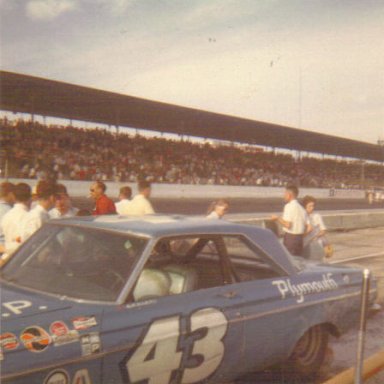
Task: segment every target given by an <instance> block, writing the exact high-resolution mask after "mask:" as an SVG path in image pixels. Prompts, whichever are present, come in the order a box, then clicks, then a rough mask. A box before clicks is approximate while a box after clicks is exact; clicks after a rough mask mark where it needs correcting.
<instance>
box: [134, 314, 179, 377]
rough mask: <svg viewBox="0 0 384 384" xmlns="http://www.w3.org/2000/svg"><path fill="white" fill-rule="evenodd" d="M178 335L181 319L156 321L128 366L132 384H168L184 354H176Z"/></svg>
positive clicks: (176, 317)
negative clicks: (141, 383)
mask: <svg viewBox="0 0 384 384" xmlns="http://www.w3.org/2000/svg"><path fill="white" fill-rule="evenodd" d="M179 335H180V318H179V316H174V317H169V318H166V319H161V320H157V321H154V322H153V323H152V325H151V326H150V328H149V329H148V332H147V334H146V335H145V337H144V340H143V342H142V343H141V345H140V346H139V347H138V348H137V349H136V351H135V353H134V354H133V355H132V357H131V358H130V359H129V361H128V363H127V369H128V373H129V376H130V378H131V381H132V382H136V381H140V380H144V379H148V384H168V383H169V381H170V379H171V375H172V372H173V370H174V369H177V368H179V366H180V362H181V357H182V353H181V352H178V351H177V344H178V339H179Z"/></svg>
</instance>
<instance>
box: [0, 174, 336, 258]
mask: <svg viewBox="0 0 384 384" xmlns="http://www.w3.org/2000/svg"><path fill="white" fill-rule="evenodd" d="M106 189H107V187H106V185H105V184H104V183H103V182H102V181H95V182H94V183H93V184H92V185H91V187H90V190H89V192H90V197H91V198H92V199H93V200H94V202H95V207H94V209H93V211H88V210H85V209H78V208H75V207H73V206H72V203H71V199H70V197H69V195H68V192H67V189H66V187H65V186H64V185H63V184H57V183H54V182H51V181H40V182H38V184H37V185H36V187H34V188H33V189H31V187H30V186H29V185H28V184H26V183H18V184H16V185H14V184H12V183H9V182H3V183H2V184H1V185H0V255H2V256H1V260H6V259H7V258H8V257H9V255H11V254H12V253H13V252H14V251H15V250H16V249H17V248H18V247H19V246H20V244H21V243H23V242H24V241H25V240H26V239H28V238H29V237H30V236H31V235H32V234H33V233H34V232H35V231H36V230H37V229H39V228H40V227H41V226H42V225H43V224H44V222H46V221H47V220H49V219H52V218H63V217H73V216H86V215H113V214H119V215H135V216H140V215H148V214H153V213H155V212H154V209H153V207H152V204H151V202H150V201H149V198H150V195H151V184H150V183H149V182H147V181H140V182H139V183H138V186H137V189H138V194H137V195H136V196H134V197H133V198H132V189H131V188H130V187H129V186H124V187H122V188H120V191H119V197H118V200H119V201H118V202H116V203H115V202H113V200H112V199H110V198H109V197H108V196H107V195H106ZM298 195H299V190H298V188H297V187H296V186H294V185H289V186H287V187H286V189H285V194H284V200H285V202H286V204H285V207H284V211H283V215H282V216H276V215H273V216H271V218H270V219H271V220H272V221H273V222H278V223H279V224H280V225H281V226H282V229H283V233H284V237H283V243H284V245H285V247H286V248H287V249H288V251H289V252H290V253H291V254H293V255H296V256H303V257H309V256H308V252H306V249H308V244H310V243H312V242H314V241H315V242H317V243H318V244H319V245H320V246H321V247H322V248H323V249H324V250H325V254H326V256H327V255H328V256H329V254H330V253H331V249H330V246H329V244H328V242H327V240H326V237H325V231H326V227H325V225H324V222H323V220H322V218H321V215H320V214H318V213H316V212H314V209H315V204H316V199H315V198H314V197H312V196H305V197H304V199H303V202H302V204H300V203H299V201H298V199H297V198H298ZM228 209H229V203H228V201H227V200H224V199H219V200H217V201H215V202H213V203H212V204H211V205H210V207H209V208H208V212H207V216H206V217H207V219H221V218H222V217H223V216H224V215H225V214H226V212H227V211H228Z"/></svg>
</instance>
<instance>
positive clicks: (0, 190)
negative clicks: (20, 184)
mask: <svg viewBox="0 0 384 384" xmlns="http://www.w3.org/2000/svg"><path fill="white" fill-rule="evenodd" d="M14 188H15V186H14V185H13V184H12V183H9V182H8V181H4V182H3V183H1V184H0V220H2V218H3V217H4V215H5V214H6V213H7V212H9V211H10V210H11V208H12V204H13V203H14ZM4 243H5V239H4V232H3V229H2V228H1V227H0V255H1V254H2V253H3V252H4Z"/></svg>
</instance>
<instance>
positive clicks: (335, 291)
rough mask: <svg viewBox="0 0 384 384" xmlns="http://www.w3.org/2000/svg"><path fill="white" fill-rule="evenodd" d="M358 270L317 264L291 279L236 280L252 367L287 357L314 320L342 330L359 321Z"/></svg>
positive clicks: (246, 356) (260, 366) (272, 362)
mask: <svg viewBox="0 0 384 384" xmlns="http://www.w3.org/2000/svg"><path fill="white" fill-rule="evenodd" d="M360 283H361V272H359V271H348V272H347V270H345V271H337V270H334V269H331V268H319V269H318V270H317V271H311V272H310V271H305V272H302V273H300V274H294V275H291V276H289V277H279V278H273V279H266V280H261V281H253V282H247V283H242V284H239V286H238V290H239V294H241V295H243V296H244V299H245V302H246V305H245V307H244V308H243V309H242V310H241V311H242V314H243V316H244V337H245V340H246V341H247V342H246V345H245V354H244V355H245V360H246V364H247V366H250V367H253V369H255V370H259V369H263V368H265V367H268V366H271V365H273V364H274V363H277V362H281V361H284V360H286V359H287V358H288V357H289V355H290V354H291V351H292V350H293V348H294V346H295V344H296V343H297V341H298V340H299V339H300V337H301V336H302V335H303V334H304V333H305V332H306V331H307V330H308V329H310V328H311V327H313V326H314V325H317V324H332V325H333V326H334V327H336V328H337V329H339V330H340V331H345V330H346V329H348V328H349V327H350V326H351V325H353V324H356V322H357V319H358V308H359V306H358V303H359V300H360Z"/></svg>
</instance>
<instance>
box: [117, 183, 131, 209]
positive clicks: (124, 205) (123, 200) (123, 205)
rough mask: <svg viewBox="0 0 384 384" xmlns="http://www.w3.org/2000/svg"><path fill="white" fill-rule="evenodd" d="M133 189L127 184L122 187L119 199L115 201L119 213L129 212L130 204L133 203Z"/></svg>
mask: <svg viewBox="0 0 384 384" xmlns="http://www.w3.org/2000/svg"><path fill="white" fill-rule="evenodd" d="M131 197H132V189H131V187H128V186H125V187H121V188H120V193H119V201H118V202H117V203H115V207H116V212H117V213H118V214H119V215H128V214H129V205H130V203H131Z"/></svg>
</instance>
